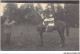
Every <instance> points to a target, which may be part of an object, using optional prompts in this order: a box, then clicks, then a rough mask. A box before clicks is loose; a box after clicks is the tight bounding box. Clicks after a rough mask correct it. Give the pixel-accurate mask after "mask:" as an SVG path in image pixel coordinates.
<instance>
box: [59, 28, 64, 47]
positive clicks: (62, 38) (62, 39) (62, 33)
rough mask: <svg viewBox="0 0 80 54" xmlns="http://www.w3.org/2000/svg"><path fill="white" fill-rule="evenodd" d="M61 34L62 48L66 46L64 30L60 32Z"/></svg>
mask: <svg viewBox="0 0 80 54" xmlns="http://www.w3.org/2000/svg"><path fill="white" fill-rule="evenodd" d="M58 32H59V34H60V38H61V43H60V46H64V42H65V37H64V28H63V29H61V30H58Z"/></svg>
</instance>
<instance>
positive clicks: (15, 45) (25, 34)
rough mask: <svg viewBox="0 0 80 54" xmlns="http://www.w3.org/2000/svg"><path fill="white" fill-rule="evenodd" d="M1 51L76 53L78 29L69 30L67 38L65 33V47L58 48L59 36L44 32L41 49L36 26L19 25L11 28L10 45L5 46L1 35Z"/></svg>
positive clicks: (77, 48) (3, 36) (55, 32)
mask: <svg viewBox="0 0 80 54" xmlns="http://www.w3.org/2000/svg"><path fill="white" fill-rule="evenodd" d="M2 29H3V28H2ZM1 39H2V41H1V45H2V46H1V47H2V48H1V50H2V51H78V50H79V28H70V34H69V37H67V36H66V32H65V39H66V40H65V46H64V47H60V46H59V42H60V36H59V34H58V32H57V31H53V32H45V33H44V41H43V47H41V46H40V36H39V34H38V32H37V30H36V26H31V25H26V24H23V25H22V24H21V25H17V26H14V27H12V35H11V44H10V45H6V44H5V35H4V33H3V31H2V34H1Z"/></svg>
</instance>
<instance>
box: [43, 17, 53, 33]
mask: <svg viewBox="0 0 80 54" xmlns="http://www.w3.org/2000/svg"><path fill="white" fill-rule="evenodd" d="M43 25H44V26H45V28H46V29H45V31H46V32H48V31H49V32H50V31H52V30H53V28H54V18H47V19H44V21H43Z"/></svg>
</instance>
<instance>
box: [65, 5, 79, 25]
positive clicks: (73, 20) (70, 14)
mask: <svg viewBox="0 0 80 54" xmlns="http://www.w3.org/2000/svg"><path fill="white" fill-rule="evenodd" d="M65 10H66V12H65V14H66V20H68V21H69V23H70V24H71V26H75V25H78V26H79V4H66V5H65Z"/></svg>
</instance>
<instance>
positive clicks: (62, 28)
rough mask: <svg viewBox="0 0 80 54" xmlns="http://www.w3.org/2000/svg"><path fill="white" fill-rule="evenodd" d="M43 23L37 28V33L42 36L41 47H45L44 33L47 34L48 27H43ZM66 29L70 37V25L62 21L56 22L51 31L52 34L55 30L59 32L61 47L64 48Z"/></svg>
mask: <svg viewBox="0 0 80 54" xmlns="http://www.w3.org/2000/svg"><path fill="white" fill-rule="evenodd" d="M43 21H44V20H43ZM43 21H42V22H41V23H40V24H39V25H38V26H37V31H38V32H39V35H40V42H41V45H40V46H43V33H44V32H46V31H45V30H46V27H45V26H44V25H43ZM65 29H66V35H67V36H69V25H68V23H66V22H64V21H62V20H56V21H55V22H54V26H53V28H52V29H51V31H49V32H52V31H54V30H57V32H58V33H59V35H60V39H61V41H60V45H59V46H61V47H63V46H64V43H65V37H64V31H65Z"/></svg>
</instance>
